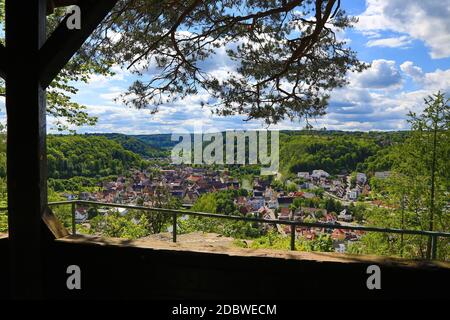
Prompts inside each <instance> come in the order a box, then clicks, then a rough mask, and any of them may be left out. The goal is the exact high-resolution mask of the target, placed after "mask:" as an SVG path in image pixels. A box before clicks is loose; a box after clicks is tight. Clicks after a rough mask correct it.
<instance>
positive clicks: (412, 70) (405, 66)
mask: <svg viewBox="0 0 450 320" xmlns="http://www.w3.org/2000/svg"><path fill="white" fill-rule="evenodd" d="M400 69H401V70H402V71H403V72H404V73H406V74H407V75H408V76H410V77H411V78H413V79H414V80H420V79H422V77H423V71H422V68H420V67H417V66H415V65H414V63H413V62H412V61H405V62H403V63H402V64H401V65H400Z"/></svg>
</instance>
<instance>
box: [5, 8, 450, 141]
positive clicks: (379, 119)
mask: <svg viewBox="0 0 450 320" xmlns="http://www.w3.org/2000/svg"><path fill="white" fill-rule="evenodd" d="M341 7H342V8H344V9H345V10H346V11H347V12H348V13H349V14H350V15H354V16H357V17H358V18H359V22H358V23H357V24H356V25H355V27H354V28H353V29H351V30H348V31H346V32H345V33H341V34H339V37H340V38H341V39H346V41H347V42H348V44H349V46H350V47H351V48H352V49H354V50H355V51H357V52H358V57H359V58H360V60H362V61H365V62H368V63H371V68H370V69H368V70H366V71H364V72H363V73H360V74H349V75H348V79H349V81H350V84H349V85H348V86H346V87H345V88H342V89H338V90H334V91H333V92H331V93H330V94H331V100H330V105H329V107H328V112H327V115H326V116H324V117H322V118H319V119H316V120H315V121H313V122H312V124H313V126H315V127H316V128H323V127H326V128H327V129H337V130H352V131H354V130H362V131H368V130H403V129H408V125H407V123H406V121H405V119H406V117H405V115H406V114H407V113H408V111H410V110H413V111H419V112H420V110H421V108H422V101H423V98H424V97H425V96H426V95H428V94H431V93H433V92H436V91H437V90H442V91H445V92H448V93H450V19H449V18H448V17H450V0H426V1H424V0H410V1H404V0H367V1H364V0H356V1H355V0H343V1H342V4H341ZM207 65H208V69H209V70H210V71H211V72H214V73H220V72H223V71H226V70H229V69H232V68H233V67H232V64H231V62H230V61H229V60H228V59H227V58H226V55H225V54H224V52H223V50H219V52H218V53H217V55H216V57H213V59H211V60H210V61H209V63H208V64H207ZM116 70H117V74H116V76H114V77H112V78H105V77H100V76H95V77H93V78H92V79H91V81H90V82H89V84H78V85H77V86H78V87H79V89H80V91H79V93H78V94H77V95H76V96H74V97H73V99H74V100H75V101H77V102H79V103H82V104H85V105H87V106H88V112H89V113H90V114H91V115H95V116H97V117H98V118H99V122H98V124H97V125H96V126H94V127H82V128H78V129H77V131H78V132H80V133H83V132H121V133H127V134H152V133H171V132H174V131H180V130H182V129H185V130H188V131H194V130H200V127H201V129H203V130H211V131H217V130H227V129H257V128H264V126H263V124H262V123H260V122H258V121H253V122H244V121H243V118H242V117H227V118H223V117H218V116H214V115H212V114H211V112H210V110H208V109H207V108H202V107H201V102H202V101H205V100H206V99H208V96H207V95H206V94H198V95H195V96H189V97H187V98H185V99H183V100H181V101H177V102H175V103H170V104H166V105H163V106H161V107H160V111H159V112H158V113H157V114H154V115H152V114H150V112H149V111H148V110H135V109H132V108H129V107H126V106H124V105H121V104H120V103H115V102H114V101H113V99H114V98H115V97H117V96H118V95H119V94H120V93H122V92H124V91H125V90H126V89H127V87H128V86H129V85H130V84H131V83H132V81H133V80H134V76H132V75H130V74H129V73H128V72H126V71H124V70H121V69H120V68H117V69H116ZM0 104H3V103H2V102H1V101H0ZM3 109H4V108H3ZM2 113H3V114H4V110H3V112H2ZM48 120H49V131H50V132H52V125H51V122H52V119H51V118H49V119H48ZM304 125H305V124H304V123H302V122H288V121H286V122H283V123H280V124H278V125H276V126H273V127H272V128H274V129H302V128H303V127H304Z"/></svg>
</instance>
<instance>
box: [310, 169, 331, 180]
mask: <svg viewBox="0 0 450 320" xmlns="http://www.w3.org/2000/svg"><path fill="white" fill-rule="evenodd" d="M329 176H330V174H329V173H328V172H326V171H324V170H313V172H312V174H311V178H314V179H320V178H328V177H329Z"/></svg>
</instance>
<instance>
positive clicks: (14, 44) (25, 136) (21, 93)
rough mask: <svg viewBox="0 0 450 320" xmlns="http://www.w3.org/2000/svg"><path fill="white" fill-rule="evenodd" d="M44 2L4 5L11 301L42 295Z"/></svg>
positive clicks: (44, 178)
mask: <svg viewBox="0 0 450 320" xmlns="http://www.w3.org/2000/svg"><path fill="white" fill-rule="evenodd" d="M45 21H46V0H33V1H26V3H24V2H23V1H17V0H6V25H5V26H6V32H5V34H6V57H7V64H6V74H7V77H6V109H7V119H8V135H7V167H8V173H7V177H8V208H9V218H8V223H9V244H10V261H11V269H10V270H11V271H10V272H11V273H10V280H11V295H12V297H13V298H18V299H38V298H42V297H43V294H44V289H43V284H44V273H43V249H44V240H43V239H44V234H43V233H44V228H43V223H42V219H41V216H42V214H43V213H44V210H45V208H46V206H47V172H46V166H47V163H46V161H47V157H46V144H45V141H46V121H45V112H46V102H45V91H44V90H43V89H42V87H41V85H40V82H39V77H40V74H39V49H40V48H41V46H42V44H43V43H44V41H45V37H46V33H45Z"/></svg>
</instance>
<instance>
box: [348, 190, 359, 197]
mask: <svg viewBox="0 0 450 320" xmlns="http://www.w3.org/2000/svg"><path fill="white" fill-rule="evenodd" d="M358 197H359V190H358V189H356V188H355V189H352V190H350V192H349V193H348V198H349V199H350V200H356V199H358Z"/></svg>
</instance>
